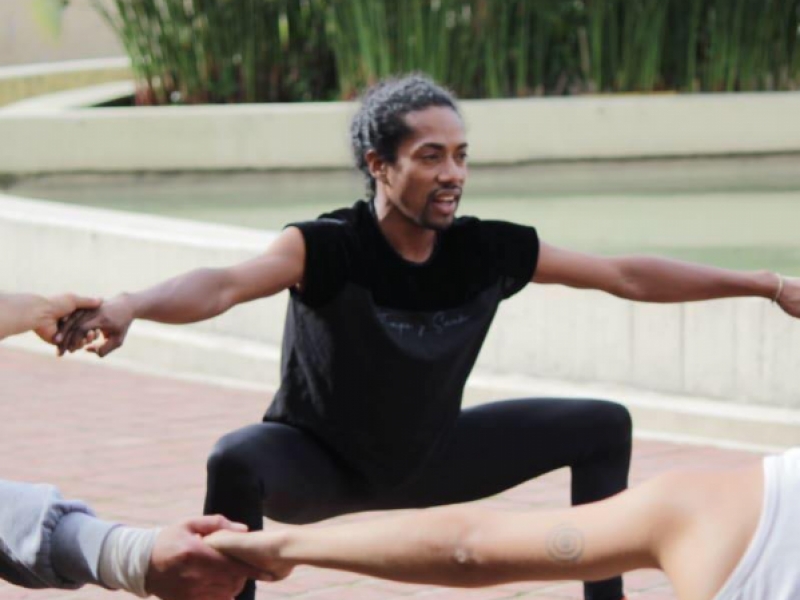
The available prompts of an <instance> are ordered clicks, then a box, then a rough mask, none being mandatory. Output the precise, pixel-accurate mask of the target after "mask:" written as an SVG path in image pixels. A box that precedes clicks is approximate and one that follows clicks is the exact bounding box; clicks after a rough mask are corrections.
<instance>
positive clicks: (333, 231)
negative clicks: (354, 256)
mask: <svg viewBox="0 0 800 600" xmlns="http://www.w3.org/2000/svg"><path fill="white" fill-rule="evenodd" d="M368 211H369V206H368V205H367V204H366V202H364V201H363V200H359V201H358V202H356V203H355V204H354V205H353V206H350V207H346V208H338V209H336V210H332V211H330V212H326V213H323V214H321V215H319V216H318V217H317V218H315V219H310V220H308V221H296V222H294V223H290V224H289V225H287V227H297V228H298V229H299V230H300V231H301V233H302V234H303V237H304V238H305V240H306V243H307V244H308V243H313V242H318V243H322V244H325V245H328V244H331V243H335V244H341V243H345V244H347V245H350V244H352V243H354V242H355V241H356V240H357V239H358V232H359V231H360V230H362V229H363V223H364V219H365V218H367V217H368V216H369V215H368ZM365 214H366V216H365Z"/></svg>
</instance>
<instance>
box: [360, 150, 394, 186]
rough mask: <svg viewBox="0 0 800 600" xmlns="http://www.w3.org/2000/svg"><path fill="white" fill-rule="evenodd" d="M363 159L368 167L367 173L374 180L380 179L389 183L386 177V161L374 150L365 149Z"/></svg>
mask: <svg viewBox="0 0 800 600" xmlns="http://www.w3.org/2000/svg"><path fill="white" fill-rule="evenodd" d="M364 159H365V160H366V161H367V168H368V169H369V174H370V175H372V177H373V178H374V179H375V180H376V181H380V182H381V183H389V181H388V180H387V179H386V167H387V166H388V165H387V164H386V161H385V160H383V159H382V158H381V157H380V156H378V153H377V152H375V150H372V149H370V150H367V153H366V154H365V155H364Z"/></svg>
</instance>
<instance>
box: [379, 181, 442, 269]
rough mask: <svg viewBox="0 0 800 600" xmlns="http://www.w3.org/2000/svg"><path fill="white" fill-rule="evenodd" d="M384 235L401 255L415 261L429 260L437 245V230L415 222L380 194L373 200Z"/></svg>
mask: <svg viewBox="0 0 800 600" xmlns="http://www.w3.org/2000/svg"><path fill="white" fill-rule="evenodd" d="M372 205H373V207H374V209H375V219H376V221H377V223H378V228H379V229H380V230H381V233H383V237H384V238H386V241H388V242H389V245H391V246H392V248H394V250H395V252H397V253H398V254H399V255H400V256H402V257H403V258H404V259H405V260H407V261H410V262H415V263H423V262H425V261H427V260H428V259H429V258H430V257H431V254H432V253H433V249H434V247H435V246H436V231H435V230H433V229H429V228H427V227H422V226H420V225H419V224H418V223H415V222H414V221H412V220H411V219H410V218H408V217H407V216H406V215H404V214H403V213H402V212H400V210H398V209H397V208H396V207H395V206H394V205H393V204H392V203H391V202H389V201H388V200H386V199H385V198H381V197H380V196H376V197H375V199H374V200H373V201H372Z"/></svg>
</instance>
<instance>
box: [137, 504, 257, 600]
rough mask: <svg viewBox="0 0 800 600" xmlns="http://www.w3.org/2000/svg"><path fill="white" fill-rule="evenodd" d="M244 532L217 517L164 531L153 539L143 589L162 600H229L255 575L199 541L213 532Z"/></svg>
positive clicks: (255, 576)
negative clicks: (154, 540)
mask: <svg viewBox="0 0 800 600" xmlns="http://www.w3.org/2000/svg"><path fill="white" fill-rule="evenodd" d="M225 530H227V531H246V527H245V526H244V525H240V524H238V523H232V522H231V521H229V520H228V519H226V518H225V517H222V516H220V515H215V516H207V517H198V518H195V519H190V520H188V521H185V522H184V523H181V524H179V525H172V526H170V527H166V528H164V529H163V530H162V531H161V533H160V534H159V535H158V537H157V538H156V542H155V546H154V547H153V554H152V555H151V557H150V567H149V569H148V571H147V581H146V584H145V587H146V589H147V591H148V592H149V593H151V594H154V595H156V596H158V597H159V598H161V599H162V600H231V598H233V597H234V596H235V595H236V594H238V593H239V592H240V591H241V590H242V588H243V587H244V584H245V581H246V580H247V579H256V578H257V577H258V572H257V571H256V570H255V569H251V568H249V567H247V566H245V565H243V564H241V563H239V562H236V561H233V560H231V559H229V558H227V557H226V556H224V555H223V554H221V553H219V552H218V551H216V550H214V549H213V548H211V547H210V546H208V545H207V544H205V543H204V542H203V537H205V536H207V535H210V534H211V533H214V532H215V531H225Z"/></svg>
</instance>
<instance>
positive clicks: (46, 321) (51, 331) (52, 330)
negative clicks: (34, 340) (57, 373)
mask: <svg viewBox="0 0 800 600" xmlns="http://www.w3.org/2000/svg"><path fill="white" fill-rule="evenodd" d="M102 302H103V301H102V300H100V299H99V298H84V297H82V296H76V295H75V294H61V295H60V296H52V297H51V298H40V299H38V303H39V309H38V311H37V312H38V314H37V319H36V327H35V328H34V331H35V332H36V335H38V336H39V337H40V338H42V339H43V340H44V341H45V342H47V343H48V344H55V343H56V342H55V340H54V338H55V336H56V332H57V331H58V325H59V321H60V320H61V319H64V318H65V317H67V316H69V315H72V314H74V313H75V312H76V311H83V310H92V309H96V308H98V307H99V306H100V305H101V304H102ZM89 341H91V339H90V340H89Z"/></svg>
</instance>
